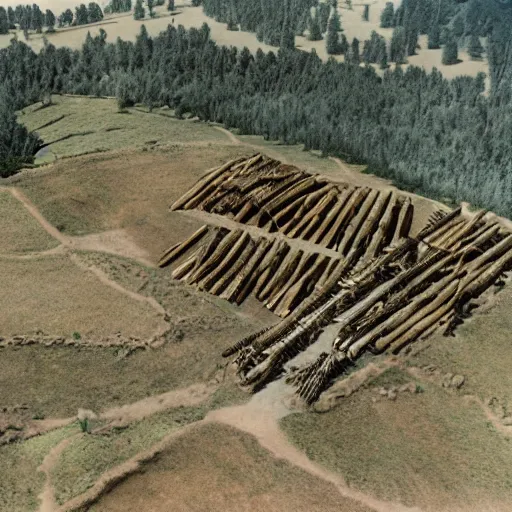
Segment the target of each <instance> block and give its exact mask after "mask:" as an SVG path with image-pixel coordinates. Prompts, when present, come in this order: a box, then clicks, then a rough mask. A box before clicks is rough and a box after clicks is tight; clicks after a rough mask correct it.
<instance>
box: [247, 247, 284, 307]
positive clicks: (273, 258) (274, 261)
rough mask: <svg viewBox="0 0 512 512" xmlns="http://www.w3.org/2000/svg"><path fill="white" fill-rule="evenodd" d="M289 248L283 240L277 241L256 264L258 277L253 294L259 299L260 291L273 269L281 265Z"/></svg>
mask: <svg viewBox="0 0 512 512" xmlns="http://www.w3.org/2000/svg"><path fill="white" fill-rule="evenodd" d="M289 250H290V246H289V245H288V244H287V243H286V242H284V241H281V242H277V241H276V243H275V244H274V245H273V246H272V247H271V248H270V250H269V251H268V252H267V254H266V255H265V257H264V258H263V261H262V262H261V264H260V265H259V266H258V270H257V273H258V274H259V275H258V279H257V281H256V284H255V285H254V296H255V297H256V298H257V299H258V300H260V292H261V291H262V290H263V288H264V287H265V286H266V284H267V283H268V281H269V280H270V278H271V276H273V275H274V274H275V271H276V270H277V268H278V267H279V265H281V262H282V260H283V259H284V257H285V256H286V254H287V253H288V251H289Z"/></svg>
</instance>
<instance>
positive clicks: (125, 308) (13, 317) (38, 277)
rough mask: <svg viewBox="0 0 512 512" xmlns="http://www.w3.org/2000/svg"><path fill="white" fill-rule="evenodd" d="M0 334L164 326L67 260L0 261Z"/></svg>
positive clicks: (147, 332)
mask: <svg viewBox="0 0 512 512" xmlns="http://www.w3.org/2000/svg"><path fill="white" fill-rule="evenodd" d="M0 288H1V289H2V290H9V292H8V293H2V295H1V297H0V309H1V310H2V327H1V335H2V336H7V335H14V334H28V333H34V332H37V331H43V332H45V333H47V334H52V335H68V336H69V335H71V334H72V333H73V332H78V333H80V334H81V335H87V336H101V335H110V334H114V333H116V332H120V333H122V334H123V335H125V336H135V337H139V338H146V337H150V336H151V335H152V334H154V333H155V332H157V331H158V332H160V331H161V330H162V329H164V327H165V324H164V323H163V319H162V318H161V316H160V315H158V314H157V313H156V312H155V311H154V310H153V308H151V306H149V305H148V304H144V303H141V302H138V301H135V300H133V299H131V298H129V297H126V296H124V295H122V294H120V293H119V292H117V291H115V290H113V289H111V288H110V287H108V286H105V285H104V284H102V283H100V282H99V281H98V279H97V277H95V276H94V275H93V274H92V273H88V272H84V271H82V270H80V269H79V268H78V267H77V266H76V265H75V264H74V263H72V262H71V261H70V260H69V259H68V258H65V257H62V256H53V257H46V258H40V259H37V260H30V261H2V273H1V274H0Z"/></svg>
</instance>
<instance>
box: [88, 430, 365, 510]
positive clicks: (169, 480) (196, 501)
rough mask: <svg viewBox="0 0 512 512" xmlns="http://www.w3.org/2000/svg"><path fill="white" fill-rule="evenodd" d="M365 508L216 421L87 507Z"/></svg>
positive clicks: (137, 508)
mask: <svg viewBox="0 0 512 512" xmlns="http://www.w3.org/2000/svg"><path fill="white" fill-rule="evenodd" d="M125 510H152V511H154V512H163V511H167V510H179V511H183V512H199V511H204V510H212V511H213V510H218V511H221V510H222V511H225V512H235V511H236V512H238V511H241V510H243V511H251V512H253V511H254V512H289V511H290V512H291V511H299V512H309V511H311V512H324V511H326V512H329V511H343V512H369V509H368V508H366V507H364V506H362V505H359V504H357V503H355V502H353V501H352V500H348V499H343V498H341V497H340V496H339V495H338V494H337V492H336V490H335V489H334V488H333V486H332V485H329V484H328V483H326V482H323V481H322V480H320V479H319V478H312V477H311V476H310V475H308V474H307V473H305V472H304V471H301V470H299V469H296V468H294V467H293V466H291V465H290V464H288V463H287V462H285V461H281V460H278V459H274V458H273V457H271V456H270V455H269V454H268V453H266V452H265V451H264V450H263V449H262V448H261V447H260V446H259V445H258V443H257V441H256V440H255V439H254V438H252V437H251V436H248V435H247V434H243V433H240V432H239V431H237V430H234V429H232V428H228V427H225V426H219V425H215V424H210V425H205V426H202V427H200V428H197V429H195V430H193V431H192V432H190V433H188V434H187V435H185V436H183V437H181V438H179V439H177V440H176V441H174V442H173V443H172V444H171V445H170V446H169V448H168V449H167V450H165V451H164V452H163V453H162V454H160V455H159V456H158V457H157V459H156V460H155V461H154V462H153V463H150V464H148V465H147V466H146V467H145V468H144V471H143V473H142V474H137V475H134V476H132V477H131V478H129V479H127V480H126V481H125V482H123V483H122V484H120V485H119V486H118V487H117V488H116V489H115V491H113V492H112V493H110V494H109V495H107V496H106V497H105V498H103V499H101V500H100V501H99V503H98V504H96V505H95V506H93V507H92V508H91V512H121V511H125Z"/></svg>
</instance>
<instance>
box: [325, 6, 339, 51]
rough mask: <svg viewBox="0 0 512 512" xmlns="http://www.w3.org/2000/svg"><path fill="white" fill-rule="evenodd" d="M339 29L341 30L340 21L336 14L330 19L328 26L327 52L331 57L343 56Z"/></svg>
mask: <svg viewBox="0 0 512 512" xmlns="http://www.w3.org/2000/svg"><path fill="white" fill-rule="evenodd" d="M339 28H341V25H340V19H339V16H338V13H337V12H335V13H333V15H332V16H331V17H330V18H329V24H328V25H327V40H326V50H327V53H328V54H329V55H339V54H341V47H340V40H339V34H338V29H339Z"/></svg>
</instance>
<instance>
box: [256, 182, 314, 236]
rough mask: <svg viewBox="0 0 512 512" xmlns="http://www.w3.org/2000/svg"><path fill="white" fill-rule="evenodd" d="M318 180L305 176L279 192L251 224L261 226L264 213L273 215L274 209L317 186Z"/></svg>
mask: <svg viewBox="0 0 512 512" xmlns="http://www.w3.org/2000/svg"><path fill="white" fill-rule="evenodd" d="M316 183H317V181H316V178H315V177H314V176H305V177H303V178H301V179H300V180H299V181H297V182H295V183H294V184H293V185H292V186H291V187H288V188H286V190H284V191H282V192H281V193H279V194H278V195H277V196H276V197H275V198H274V199H272V200H271V201H269V202H267V203H266V205H265V208H262V209H261V210H260V212H259V213H258V214H257V215H256V216H255V217H253V218H252V219H251V221H250V224H254V225H256V226H259V224H260V221H261V219H262V217H263V215H264V214H266V215H270V216H272V214H273V211H274V210H277V209H279V208H281V207H282V206H283V205H284V204H286V203H289V202H291V201H294V200H295V199H296V198H297V197H299V196H301V195H304V194H305V193H306V192H308V191H309V190H310V189H311V188H313V187H315V185H316Z"/></svg>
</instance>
